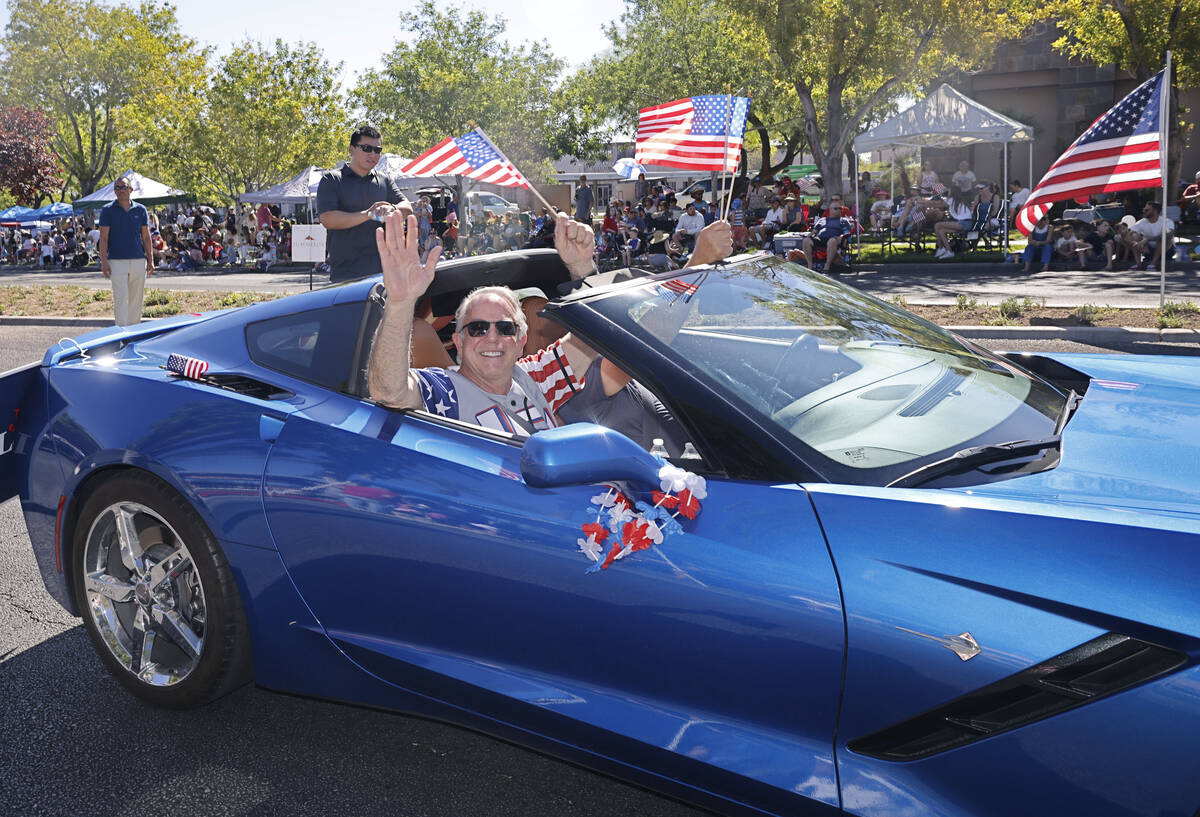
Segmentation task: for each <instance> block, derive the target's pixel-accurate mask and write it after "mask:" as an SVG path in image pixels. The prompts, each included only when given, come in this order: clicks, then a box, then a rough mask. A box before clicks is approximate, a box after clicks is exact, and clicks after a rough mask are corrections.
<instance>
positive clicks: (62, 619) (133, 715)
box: [0, 327, 1200, 817]
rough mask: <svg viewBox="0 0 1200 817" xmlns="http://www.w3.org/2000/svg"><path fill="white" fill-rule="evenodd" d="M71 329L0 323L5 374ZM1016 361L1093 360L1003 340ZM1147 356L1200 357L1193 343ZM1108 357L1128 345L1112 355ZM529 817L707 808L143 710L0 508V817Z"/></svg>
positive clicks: (471, 757)
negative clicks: (59, 599)
mask: <svg viewBox="0 0 1200 817" xmlns="http://www.w3.org/2000/svg"><path fill="white" fill-rule="evenodd" d="M64 331H66V332H69V331H71V330H63V329H55V328H44V327H42V328H38V327H25V328H17V327H0V371H5V370H7V369H9V368H12V367H14V366H17V365H20V364H22V363H26V362H29V361H33V360H37V359H39V358H40V357H41V355H42V352H43V351H44V349H45V348H46V347H47V346H49V345H50V344H52V343H54V342H55V341H56V340H57V339H58V338H59V337H61V336H62V335H63V334H64ZM992 345H994V346H997V347H1001V348H1004V349H1008V350H1016V351H1097V349H1095V348H1094V347H1086V346H1082V345H1081V344H1073V343H1065V342H1062V341H1048V342H1017V341H996V342H993V343H992ZM1139 346H1140V347H1142V348H1139V349H1138V351H1151V352H1154V353H1172V354H1178V353H1184V354H1192V355H1197V354H1200V348H1197V347H1196V346H1194V345H1193V346H1191V347H1183V348H1164V345H1162V344H1146V345H1139ZM1098 351H1129V349H1100V350H1098ZM163 813H178V814H205V815H256V817H268V815H281V817H283V816H286V817H296V815H309V814H312V815H322V817H324V815H328V814H349V815H353V814H403V815H406V817H418V816H419V815H454V817H459V816H460V815H489V816H493V817H502V816H503V815H520V817H536V815H547V817H550V816H551V815H553V816H554V817H572V816H574V815H577V816H578V817H610V815H622V817H624V816H625V815H639V817H683V815H700V814H705V813H706V812H700V811H697V810H694V809H691V808H688V807H686V806H683V805H680V804H678V803H675V802H673V801H669V800H666V799H664V798H661V797H658V796H656V795H653V794H650V793H648V792H645V791H642V790H640V789H636V788H633V787H630V786H627V785H624V784H622V783H619V782H616V781H614V780H611V779H609V778H606V777H602V776H599V775H595V774H592V773H590V772H587V771H584V770H582V769H579V768H576V767H574V766H570V765H567V764H564V763H561V762H558V761H556V760H552V759H550V758H547V757H544V756H542V755H539V754H535V753H532V752H528V751H525V750H523V749H519V748H517V747H514V746H511V745H509V744H506V743H502V742H499V741H496V740H492V739H490V738H485V737H482V736H479V735H476V734H474V733H470V732H466V731H463V730H460V729H456V728H453V727H448V726H444V725H441V724H436V723H432V722H428V721H424V720H421V719H417V718H410V717H404V716H399V715H391V714H386V713H380V712H374V711H367V710H362V709H356V708H352V707H347V706H340V705H336V704H330V703H324V702H320V701H313V700H307V699H301V698H295V697H290V696H285V695H279V694H274V693H268V692H265V691H262V690H259V689H256V688H254V687H246V688H244V689H242V690H240V691H238V692H236V693H234V694H233V695H230V696H228V697H226V698H224V699H222V700H220V701H218V702H217V703H215V704H212V705H210V706H208V707H205V708H203V709H200V710H196V711H191V712H182V713H180V712H167V711H163V710H159V709H155V708H153V707H150V706H147V705H144V704H142V703H140V702H138V701H137V700H136V699H135V698H133V697H132V696H131V695H129V694H128V693H127V692H125V691H124V689H123V688H122V687H121V686H120V685H119V684H118V683H117V682H116V681H115V680H114V679H113V678H112V677H111V676H110V675H109V674H108V673H107V672H106V671H105V670H104V668H103V667H102V665H101V664H100V661H99V659H98V658H97V657H96V655H95V653H94V652H93V650H92V648H91V644H90V642H89V641H88V639H87V636H86V634H85V633H84V631H83V627H82V625H81V624H80V622H79V620H78V619H75V618H71V617H69V616H68V615H67V614H66V613H65V612H64V611H63V610H62V609H61V608H60V607H59V606H58V605H57V604H56V603H55V602H54V601H53V600H51V599H50V597H49V596H48V595H47V594H46V592H45V590H44V589H43V587H42V583H41V579H40V577H39V576H38V573H37V569H36V567H35V565H34V561H33V557H32V554H31V552H30V547H29V539H28V536H27V535H26V532H25V526H24V522H23V520H22V518H21V514H20V508H19V505H18V503H17V502H16V501H15V500H13V501H9V502H7V503H3V504H0V815H10V814H11V815H22V817H34V816H35V815H77V814H86V815H107V814H113V815H116V814H120V815H122V817H126V816H128V817H136V815H141V814H146V815H159V814H163Z"/></svg>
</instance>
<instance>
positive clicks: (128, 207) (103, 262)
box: [96, 176, 154, 326]
mask: <svg viewBox="0 0 1200 817" xmlns="http://www.w3.org/2000/svg"><path fill="white" fill-rule="evenodd" d="M113 192H114V193H115V194H116V196H117V200H116V201H112V202H109V203H108V204H106V205H104V207H102V208H101V209H100V219H99V221H100V240H99V241H98V242H97V243H96V250H97V252H99V254H100V271H101V272H103V273H104V277H105V278H108V279H110V280H111V281H112V288H113V312H114V314H115V316H116V322H117V326H130V325H132V324H135V323H138V322H139V321H141V319H142V296H143V293H144V291H145V286H146V276H147V275H153V274H154V246H153V244H152V242H151V241H150V218H149V216H148V215H147V213H146V208H145V207H143V206H142V205H140V204H138V203H137V202H135V201H134V200H133V199H132V198H131V196H132V195H133V186H132V183H131V182H130V180H129V179H128V178H127V177H125V176H122V177H120V178H119V179H117V180H116V181H115V182H113Z"/></svg>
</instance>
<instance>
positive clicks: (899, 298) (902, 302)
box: [892, 295, 908, 307]
mask: <svg viewBox="0 0 1200 817" xmlns="http://www.w3.org/2000/svg"><path fill="white" fill-rule="evenodd" d="M892 303H894V304H895V305H896V306H899V307H906V306H908V298H905V297H904V296H903V295H893V296H892Z"/></svg>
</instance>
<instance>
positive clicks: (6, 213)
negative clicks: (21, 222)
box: [0, 204, 34, 222]
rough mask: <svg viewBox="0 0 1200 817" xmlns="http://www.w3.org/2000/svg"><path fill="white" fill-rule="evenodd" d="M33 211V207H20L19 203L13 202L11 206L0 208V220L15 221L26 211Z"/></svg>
mask: <svg viewBox="0 0 1200 817" xmlns="http://www.w3.org/2000/svg"><path fill="white" fill-rule="evenodd" d="M33 211H34V208H32V207H22V206H21V205H20V204H14V205H13V206H12V207H8V208H6V209H4V210H0V221H12V222H15V221H16V220H17V219H19V218H20V217H21V216H23V215H25V214H27V213H32V212H33Z"/></svg>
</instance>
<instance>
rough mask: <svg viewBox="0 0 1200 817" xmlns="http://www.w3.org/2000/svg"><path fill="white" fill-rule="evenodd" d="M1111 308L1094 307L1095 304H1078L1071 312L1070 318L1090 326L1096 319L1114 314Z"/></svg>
mask: <svg viewBox="0 0 1200 817" xmlns="http://www.w3.org/2000/svg"><path fill="white" fill-rule="evenodd" d="M1115 311H1116V310H1114V309H1113V308H1112V307H1111V306H1096V305H1095V304H1080V305H1079V306H1077V307H1075V309H1073V310H1072V311H1071V317H1072V318H1074V319H1075V320H1077V321H1079V322H1080V323H1082V324H1085V325H1086V326H1091V325H1092V324H1093V323H1095V322H1096V319H1097V318H1099V317H1101V316H1103V315H1107V314H1109V313H1110V312H1115Z"/></svg>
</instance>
